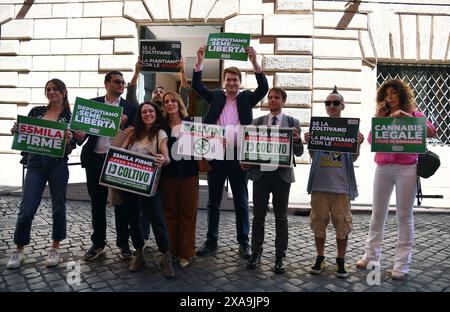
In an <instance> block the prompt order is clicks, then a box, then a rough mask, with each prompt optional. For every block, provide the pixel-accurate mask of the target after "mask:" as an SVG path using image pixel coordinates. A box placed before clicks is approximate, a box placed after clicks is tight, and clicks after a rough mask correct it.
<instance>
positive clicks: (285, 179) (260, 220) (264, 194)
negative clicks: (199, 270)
mask: <svg viewBox="0 0 450 312" xmlns="http://www.w3.org/2000/svg"><path fill="white" fill-rule="evenodd" d="M286 97H287V95H286V92H285V91H284V90H283V89H281V88H277V87H274V88H272V89H270V90H269V95H268V100H269V102H268V106H269V110H270V113H269V114H268V115H266V116H262V117H259V118H257V119H254V120H253V121H252V124H253V125H264V126H270V127H283V128H287V127H293V128H294V135H293V138H294V154H295V155H296V156H300V155H302V153H303V144H302V141H301V138H300V132H301V129H300V124H299V121H298V120H297V119H295V118H292V117H290V116H287V115H285V114H283V113H282V108H283V105H284V103H285V102H286ZM243 166H244V167H245V165H243ZM249 179H250V180H252V181H253V224H252V244H251V248H252V255H251V257H250V259H249V260H248V263H247V268H248V269H255V268H257V267H258V266H259V264H260V263H261V254H262V251H263V242H264V222H265V218H266V213H267V206H268V204H269V195H270V193H272V197H273V199H272V204H273V210H274V213H275V230H276V233H275V250H276V251H275V273H284V272H285V271H286V265H285V261H284V260H285V256H286V250H287V245H288V221H287V211H288V203H289V191H290V188H291V183H292V182H295V177H294V170H293V169H292V168H287V167H278V168H273V167H272V168H264V167H263V166H258V167H252V168H250V170H249Z"/></svg>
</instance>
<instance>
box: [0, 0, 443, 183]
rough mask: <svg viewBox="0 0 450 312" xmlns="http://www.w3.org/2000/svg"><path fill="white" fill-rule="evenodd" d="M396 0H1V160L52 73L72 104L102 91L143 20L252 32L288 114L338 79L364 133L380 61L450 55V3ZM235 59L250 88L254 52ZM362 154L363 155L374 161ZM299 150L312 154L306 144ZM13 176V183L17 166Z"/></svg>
mask: <svg viewBox="0 0 450 312" xmlns="http://www.w3.org/2000/svg"><path fill="white" fill-rule="evenodd" d="M394 2H395V3H393V1H390V0H366V1H364V2H359V1H326V0H315V1H313V0H217V1H216V0H126V1H116V0H110V1H99V0H82V1H73V0H55V1H49V0H36V1H34V2H32V1H19V0H0V27H1V37H0V138H1V140H0V158H2V156H5V157H6V156H7V155H10V156H11V154H17V153H15V152H14V151H11V150H10V146H11V137H10V136H9V129H10V127H11V124H12V122H13V120H14V119H15V118H16V115H17V114H27V113H28V111H29V110H30V108H31V106H32V105H41V104H44V103H46V98H45V96H44V90H43V84H44V83H45V82H46V81H47V80H48V79H50V78H53V77H58V78H61V79H62V80H63V81H65V82H66V84H67V86H68V88H69V96H70V102H71V103H73V102H74V98H75V96H80V97H86V98H90V97H94V96H98V95H101V94H103V93H104V87H103V77H104V74H105V73H106V72H107V71H109V70H113V69H118V70H121V71H122V72H124V74H125V79H126V80H127V81H129V79H130V78H131V75H132V71H133V68H134V64H135V62H136V60H137V55H138V29H139V26H140V25H158V24H164V25H203V24H208V25H221V26H223V27H224V31H225V32H242V33H251V35H252V42H251V44H252V45H253V46H254V47H255V49H256V50H257V52H258V54H259V55H258V58H259V61H260V63H261V64H262V66H263V69H264V71H265V73H266V74H267V77H268V80H269V84H270V86H281V87H283V88H285V89H286V90H287V93H288V101H287V104H286V106H287V108H286V112H287V113H289V114H291V115H293V116H295V117H297V118H298V119H300V120H301V122H302V125H303V127H304V130H306V129H307V126H308V122H309V119H310V117H311V115H312V114H314V115H323V114H324V113H325V111H324V108H323V104H322V101H323V100H324V98H325V97H326V95H327V94H328V93H329V92H330V90H331V89H332V87H333V85H335V84H336V85H338V87H339V90H340V92H341V93H342V94H343V96H344V98H345V101H346V104H347V106H346V109H345V112H344V115H345V116H360V117H361V121H362V130H363V131H364V132H365V133H367V132H368V127H369V125H370V118H371V116H372V112H373V106H374V96H375V91H376V83H375V78H376V75H375V73H376V64H377V62H380V61H383V62H407V63H423V64H427V63H444V64H449V63H450V52H449V30H450V4H449V2H448V1H447V0H435V1H433V4H429V1H426V0H397V1H394ZM231 65H233V66H238V67H239V68H241V69H242V71H243V85H244V86H245V87H247V88H255V87H256V81H255V78H254V75H253V73H252V68H251V65H250V63H249V62H233V61H224V66H231ZM265 106H266V100H263V101H262V103H261V106H260V107H258V108H257V109H255V115H262V114H265V113H266V110H265ZM79 150H80V149H77V151H76V152H75V154H74V155H75V157H76V155H77V154H78V153H79ZM365 153H366V154H367V155H365V156H364V157H362V158H361V160H360V161H359V162H360V163H362V164H369V163H372V155H371V154H370V151H367V150H366V151H365ZM2 159H3V158H2ZM7 159H8V160H7V161H6V162H3V161H1V162H2V164H7V166H8V167H10V168H14V166H16V164H17V156H16V157H15V158H14V159H12V158H7ZM301 160H302V161H304V162H308V161H309V159H308V157H307V155H306V154H305V155H304V156H303V157H302V159H301ZM8 161H9V162H8ZM2 166H3V165H2ZM447 167H448V166H447ZM296 170H298V169H296ZM301 170H302V171H303V170H305V168H302V169H301ZM301 174H302V175H304V172H302V173H301ZM9 176H11V178H8V179H10V180H11V181H13V180H14V182H11V183H13V184H17V183H16V181H17V178H16V177H15V174H12V175H8V177H9ZM8 181H9V180H8ZM1 184H4V183H1ZM367 184H368V183H367Z"/></svg>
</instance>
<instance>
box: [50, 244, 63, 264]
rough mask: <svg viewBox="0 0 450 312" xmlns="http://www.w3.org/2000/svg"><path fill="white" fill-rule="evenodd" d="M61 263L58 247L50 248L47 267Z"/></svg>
mask: <svg viewBox="0 0 450 312" xmlns="http://www.w3.org/2000/svg"><path fill="white" fill-rule="evenodd" d="M60 263H61V257H60V256H59V252H58V249H55V248H50V249H49V250H48V256H47V267H54V266H57V265H58V264H60Z"/></svg>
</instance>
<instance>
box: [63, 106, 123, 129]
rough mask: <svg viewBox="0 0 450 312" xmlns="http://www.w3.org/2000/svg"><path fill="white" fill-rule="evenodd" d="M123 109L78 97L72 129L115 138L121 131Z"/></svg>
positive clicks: (74, 108)
mask: <svg viewBox="0 0 450 312" xmlns="http://www.w3.org/2000/svg"><path fill="white" fill-rule="evenodd" d="M122 110H123V108H122V107H120V106H114V105H108V104H104V103H100V102H95V101H92V100H86V99H82V98H79V97H77V98H76V100H75V106H74V107H73V113H72V119H71V120H70V129H72V130H83V131H84V132H86V133H88V134H92V135H97V136H104V137H111V138H113V137H115V136H116V134H117V131H119V126H120V117H121V116H122Z"/></svg>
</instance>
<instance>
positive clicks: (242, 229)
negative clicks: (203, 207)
mask: <svg viewBox="0 0 450 312" xmlns="http://www.w3.org/2000/svg"><path fill="white" fill-rule="evenodd" d="M209 164H210V165H211V171H210V172H208V195H209V198H208V233H207V234H206V244H207V245H211V246H216V245H217V240H218V238H219V219H220V204H221V201H222V194H223V187H224V184H225V179H226V178H227V177H228V180H229V181H230V185H231V191H232V193H233V202H234V210H235V214H236V233H237V241H238V242H239V244H248V233H249V230H250V225H249V216H248V189H247V182H248V176H247V172H246V171H244V170H242V169H241V168H240V165H239V161H238V160H212V161H210V162H209Z"/></svg>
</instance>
